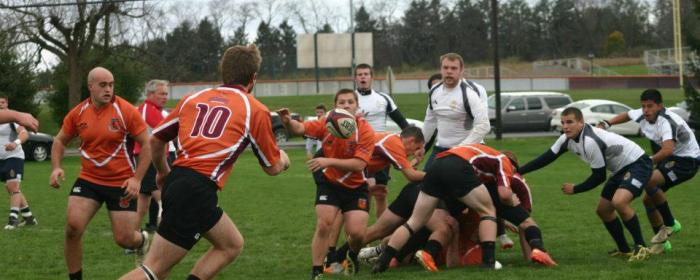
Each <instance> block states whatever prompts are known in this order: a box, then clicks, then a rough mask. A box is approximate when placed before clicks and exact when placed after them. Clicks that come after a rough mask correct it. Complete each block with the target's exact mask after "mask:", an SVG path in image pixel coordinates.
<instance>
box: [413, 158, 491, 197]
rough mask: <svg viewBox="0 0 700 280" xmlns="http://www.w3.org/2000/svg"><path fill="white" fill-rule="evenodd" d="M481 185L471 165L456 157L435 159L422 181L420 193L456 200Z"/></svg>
mask: <svg viewBox="0 0 700 280" xmlns="http://www.w3.org/2000/svg"><path fill="white" fill-rule="evenodd" d="M479 185H481V181H479V178H478V177H477V176H476V174H475V173H474V169H473V168H472V165H471V164H470V163H469V162H468V161H466V160H464V159H462V158H461V157H458V156H456V155H449V156H446V157H442V158H438V159H436V160H435V161H434V162H433V164H432V166H430V168H429V169H428V171H427V173H426V175H425V178H424V180H423V189H422V191H423V192H424V193H426V194H427V195H430V196H433V197H438V198H441V199H443V200H449V199H458V198H461V197H464V196H465V195H467V194H468V193H469V192H470V191H471V190H473V189H474V188H476V187H478V186H479Z"/></svg>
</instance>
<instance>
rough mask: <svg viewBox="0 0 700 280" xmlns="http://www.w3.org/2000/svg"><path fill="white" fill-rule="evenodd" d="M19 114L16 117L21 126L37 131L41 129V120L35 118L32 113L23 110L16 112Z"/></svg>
mask: <svg viewBox="0 0 700 280" xmlns="http://www.w3.org/2000/svg"><path fill="white" fill-rule="evenodd" d="M16 113H17V115H16V117H15V119H16V121H17V123H18V124H19V125H21V126H24V127H25V128H26V129H28V130H30V131H34V132H37V131H39V121H38V120H37V119H35V118H34V117H33V116H32V115H31V114H28V113H22V112H16Z"/></svg>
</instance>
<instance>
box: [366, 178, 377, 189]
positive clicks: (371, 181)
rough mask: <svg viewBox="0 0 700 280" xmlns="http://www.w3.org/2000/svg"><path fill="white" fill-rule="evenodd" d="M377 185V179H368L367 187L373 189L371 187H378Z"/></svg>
mask: <svg viewBox="0 0 700 280" xmlns="http://www.w3.org/2000/svg"><path fill="white" fill-rule="evenodd" d="M376 184H377V179H374V178H367V185H368V186H370V187H371V186H374V185H376Z"/></svg>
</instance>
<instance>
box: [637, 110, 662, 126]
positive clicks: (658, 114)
mask: <svg viewBox="0 0 700 280" xmlns="http://www.w3.org/2000/svg"><path fill="white" fill-rule="evenodd" d="M665 113H666V107H664V108H661V110H659V111H658V112H656V118H654V121H653V122H650V121H647V122H648V123H649V124H654V123H656V121H657V120H659V116H660V115H661V114H665ZM642 117H644V116H642Z"/></svg>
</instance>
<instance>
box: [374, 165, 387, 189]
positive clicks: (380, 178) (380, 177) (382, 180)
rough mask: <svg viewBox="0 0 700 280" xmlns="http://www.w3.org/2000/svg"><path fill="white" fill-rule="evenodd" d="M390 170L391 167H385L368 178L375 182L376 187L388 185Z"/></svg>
mask: <svg viewBox="0 0 700 280" xmlns="http://www.w3.org/2000/svg"><path fill="white" fill-rule="evenodd" d="M390 170H391V166H387V167H386V168H384V169H383V170H381V171H378V172H377V173H374V174H370V175H369V177H372V178H374V180H375V181H376V184H377V185H385V186H387V185H389V181H390V180H391V176H390V175H389V171H390Z"/></svg>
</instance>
